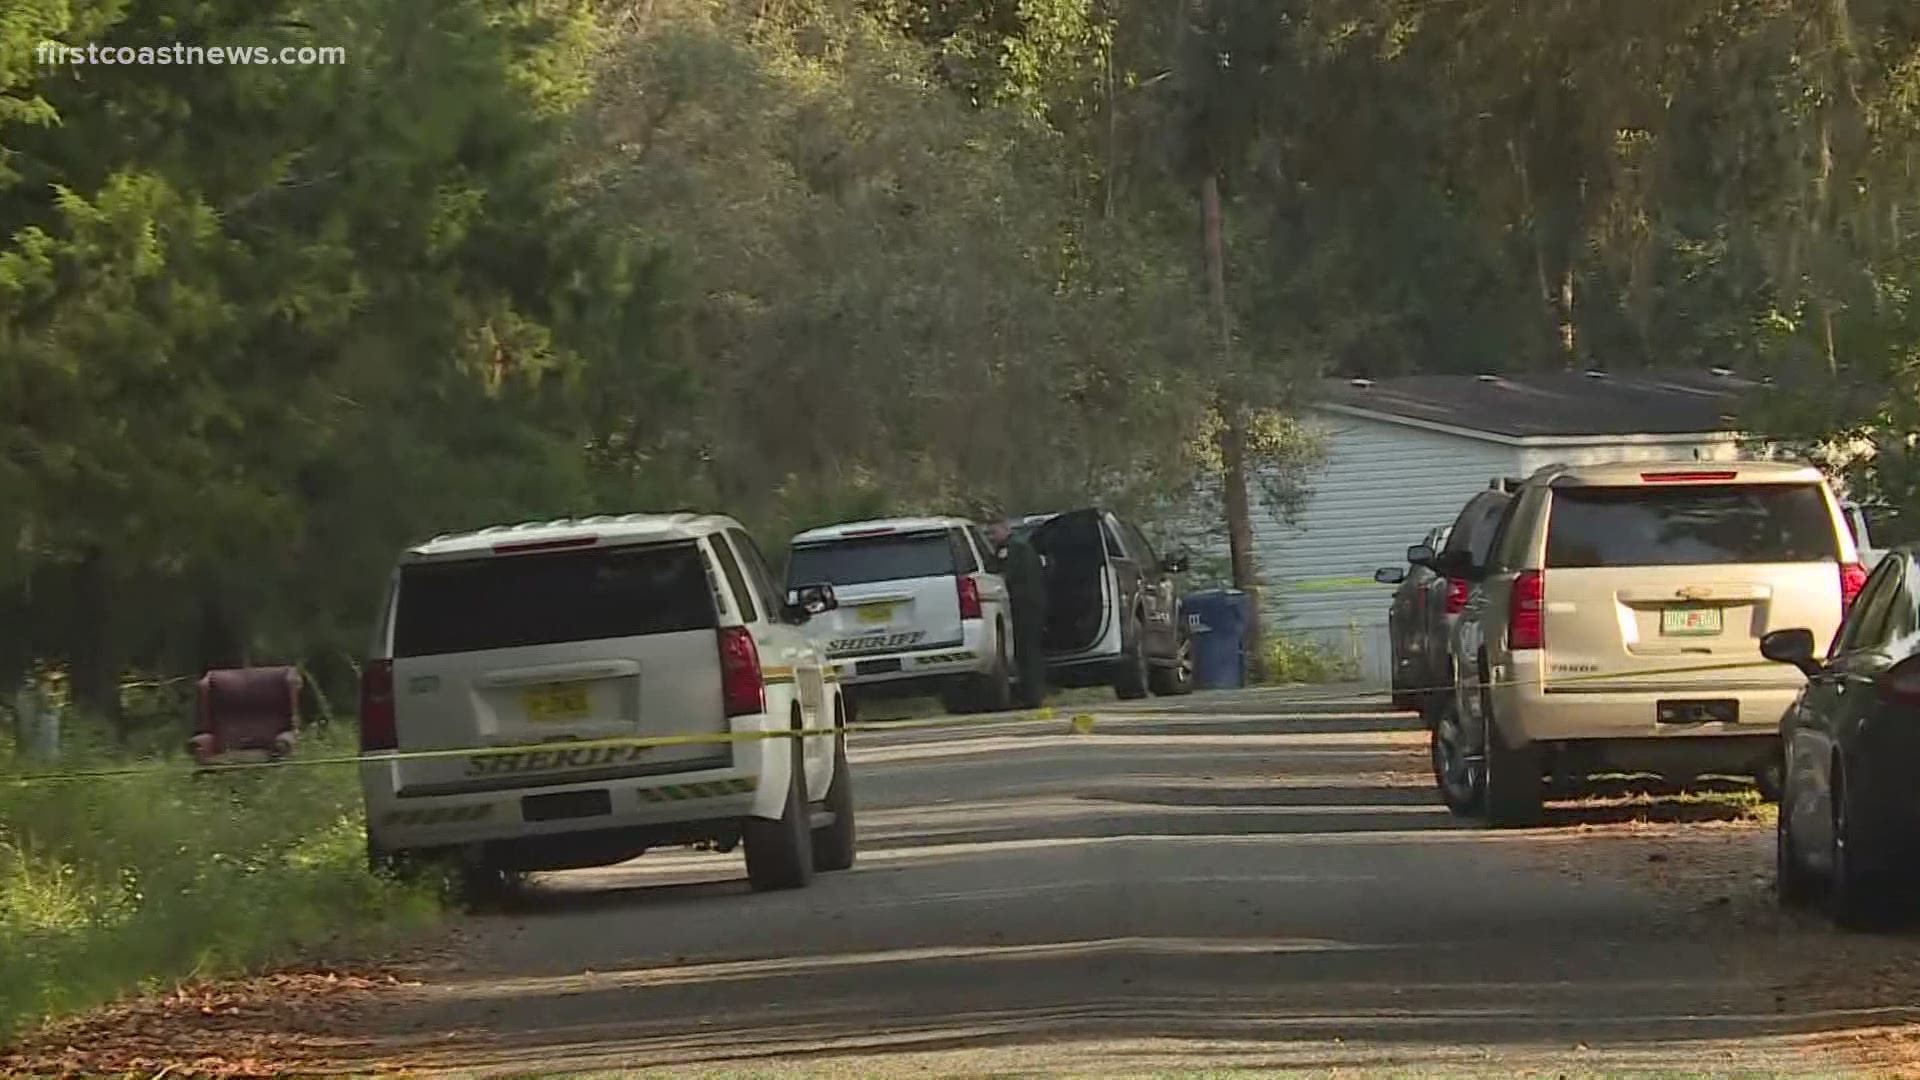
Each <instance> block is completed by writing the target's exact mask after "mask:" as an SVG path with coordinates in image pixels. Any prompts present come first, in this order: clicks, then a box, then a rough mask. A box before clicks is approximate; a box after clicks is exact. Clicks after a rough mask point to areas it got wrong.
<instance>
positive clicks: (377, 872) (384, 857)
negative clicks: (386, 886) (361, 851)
mask: <svg viewBox="0 0 1920 1080" xmlns="http://www.w3.org/2000/svg"><path fill="white" fill-rule="evenodd" d="M413 867H414V861H413V860H412V859H411V858H409V857H408V855H407V853H406V852H404V851H393V850H389V849H387V848H384V847H381V846H380V845H379V844H378V843H376V842H375V841H374V839H373V837H371V836H369V837H367V873H369V874H372V875H373V876H374V877H383V878H395V879H402V878H405V877H407V876H409V875H410V873H411V872H412V870H413Z"/></svg>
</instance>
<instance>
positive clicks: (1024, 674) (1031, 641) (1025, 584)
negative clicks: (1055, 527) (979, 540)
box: [986, 515, 1047, 708]
mask: <svg viewBox="0 0 1920 1080" xmlns="http://www.w3.org/2000/svg"><path fill="white" fill-rule="evenodd" d="M986 535H987V540H988V541H989V542H990V543H992V544H993V547H994V551H995V553H996V555H997V556H998V558H999V560H1000V573H1001V575H1002V576H1003V577H1005V578H1006V581H1007V599H1008V602H1009V603H1010V604H1011V605H1012V606H1013V662H1014V671H1015V677H1016V678H1017V679H1018V680H1019V684H1020V685H1019V694H1020V703H1021V704H1022V705H1024V706H1026V707H1028V708H1032V707H1034V706H1036V705H1039V704H1040V703H1041V702H1042V701H1045V700H1046V697H1047V654H1046V645H1045V642H1044V637H1045V631H1046V626H1047V580H1046V569H1045V567H1044V566H1043V565H1042V564H1041V562H1040V553H1039V552H1038V551H1035V550H1034V548H1033V545H1032V544H1029V543H1027V541H1026V540H1025V538H1023V537H1020V536H1018V535H1016V534H1015V533H1014V531H1013V522H1012V521H1010V520H1008V519H1007V518H1006V517H1005V516H1004V515H1002V516H999V517H997V518H995V520H994V521H993V523H992V524H990V525H988V526H987V528H986Z"/></svg>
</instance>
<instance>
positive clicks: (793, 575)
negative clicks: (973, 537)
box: [787, 532, 958, 586]
mask: <svg viewBox="0 0 1920 1080" xmlns="http://www.w3.org/2000/svg"><path fill="white" fill-rule="evenodd" d="M957 559H958V553H957V552H956V551H955V547H954V543H953V538H952V536H951V535H950V534H949V533H946V532H918V533H895V534H891V535H887V536H861V537H852V538H849V539H845V540H828V541H824V542H820V543H808V544H798V545H795V547H794V549H793V552H792V553H791V554H790V555H789V556H788V558H787V582H788V583H789V584H792V585H814V584H818V583H820V582H823V581H824V582H829V583H831V584H833V585H836V586H841V585H866V584H869V583H871V582H875V581H899V580H902V579H904V578H928V577H950V576H952V575H953V574H954V573H955V572H956V571H955V568H956V566H958V562H957Z"/></svg>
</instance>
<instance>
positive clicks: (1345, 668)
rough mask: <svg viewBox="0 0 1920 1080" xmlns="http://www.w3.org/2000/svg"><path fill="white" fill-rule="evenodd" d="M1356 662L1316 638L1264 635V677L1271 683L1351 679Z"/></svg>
mask: <svg viewBox="0 0 1920 1080" xmlns="http://www.w3.org/2000/svg"><path fill="white" fill-rule="evenodd" d="M1359 677H1360V662H1359V659H1358V658H1357V657H1356V656H1354V655H1353V654H1352V653H1351V651H1348V652H1342V651H1340V650H1338V649H1335V648H1334V647H1333V646H1331V645H1328V644H1327V643H1326V642H1324V641H1320V640H1318V639H1317V638H1309V637H1288V636H1287V635H1285V634H1275V635H1274V636H1272V637H1271V638H1268V639H1267V681H1268V682H1271V683H1332V682H1352V681H1353V680H1355V679H1358V678H1359Z"/></svg>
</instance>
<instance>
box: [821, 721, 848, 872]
mask: <svg viewBox="0 0 1920 1080" xmlns="http://www.w3.org/2000/svg"><path fill="white" fill-rule="evenodd" d="M826 810H827V812H828V813H830V814H832V815H833V820H832V821H830V822H828V823H827V824H825V825H822V826H820V827H819V828H817V829H815V830H813V868H814V869H815V870H818V871H821V872H822V873H829V872H832V871H835V870H846V869H849V868H851V867H852V866H853V858H854V851H855V846H856V845H855V838H854V823H853V773H852V772H851V771H850V770H849V769H848V768H847V737H846V736H845V735H843V734H842V735H835V736H834V737H833V780H832V781H831V782H830V783H828V784H827V798H826Z"/></svg>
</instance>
